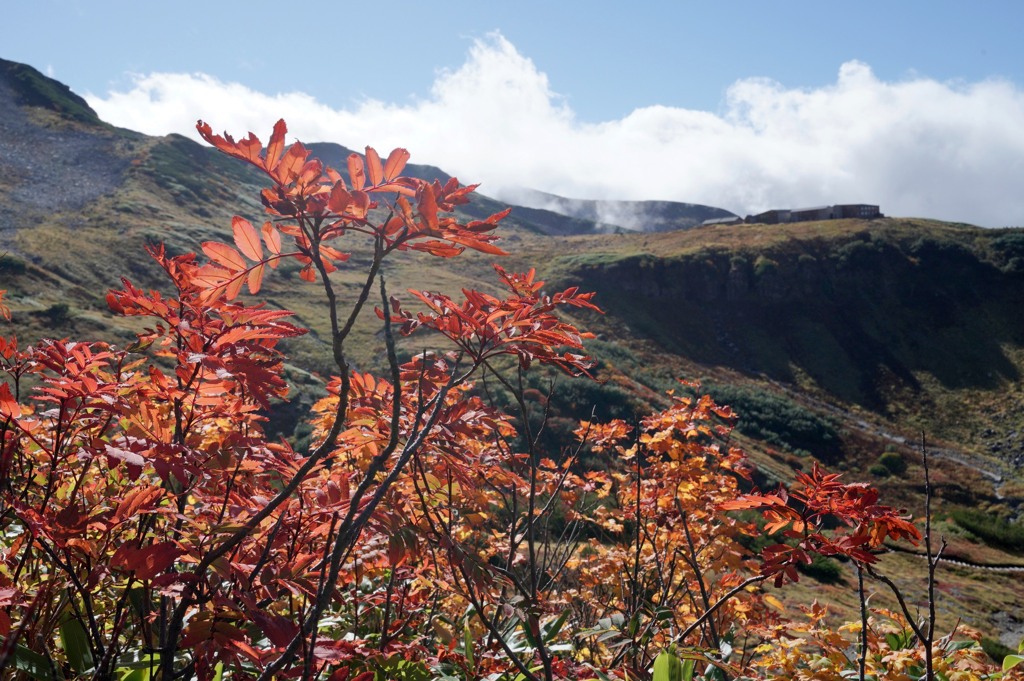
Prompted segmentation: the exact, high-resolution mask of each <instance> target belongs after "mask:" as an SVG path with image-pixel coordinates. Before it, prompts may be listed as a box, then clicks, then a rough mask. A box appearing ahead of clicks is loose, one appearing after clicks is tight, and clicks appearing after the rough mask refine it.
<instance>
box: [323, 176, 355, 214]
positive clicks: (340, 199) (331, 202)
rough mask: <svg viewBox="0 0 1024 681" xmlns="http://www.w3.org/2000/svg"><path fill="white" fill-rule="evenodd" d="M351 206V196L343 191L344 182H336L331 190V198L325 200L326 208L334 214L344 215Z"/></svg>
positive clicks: (345, 190) (346, 191)
mask: <svg viewBox="0 0 1024 681" xmlns="http://www.w3.org/2000/svg"><path fill="white" fill-rule="evenodd" d="M351 205H352V195H351V194H349V193H348V190H347V189H345V183H344V182H338V183H337V184H335V185H334V188H333V189H331V196H330V198H328V199H327V207H328V208H330V209H331V210H333V211H334V212H335V213H344V212H345V211H347V210H348V207H349V206H351Z"/></svg>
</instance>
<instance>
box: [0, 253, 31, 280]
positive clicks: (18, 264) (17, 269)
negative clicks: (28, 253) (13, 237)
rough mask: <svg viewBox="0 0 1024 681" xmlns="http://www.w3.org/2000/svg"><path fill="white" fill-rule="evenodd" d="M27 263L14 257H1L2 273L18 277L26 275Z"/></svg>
mask: <svg viewBox="0 0 1024 681" xmlns="http://www.w3.org/2000/svg"><path fill="white" fill-rule="evenodd" d="M25 269H26V265H25V261H24V260H21V259H19V258H15V257H14V256H13V255H0V273H3V274H7V275H11V276H18V275H19V274H25Z"/></svg>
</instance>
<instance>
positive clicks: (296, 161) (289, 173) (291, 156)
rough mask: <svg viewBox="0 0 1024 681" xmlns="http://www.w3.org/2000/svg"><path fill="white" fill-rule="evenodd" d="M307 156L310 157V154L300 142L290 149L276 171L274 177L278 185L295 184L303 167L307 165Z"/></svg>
mask: <svg viewBox="0 0 1024 681" xmlns="http://www.w3.org/2000/svg"><path fill="white" fill-rule="evenodd" d="M307 156H309V152H308V151H306V147H304V146H302V144H300V143H299V142H296V143H295V144H293V145H291V146H290V147H288V151H286V152H285V154H284V158H282V159H281V162H280V163H279V164H278V166H277V168H275V169H274V173H273V176H274V179H275V180H277V182H278V184H291V183H292V182H294V181H295V178H296V177H298V176H299V172H300V171H301V170H302V168H303V166H305V165H306V157H307Z"/></svg>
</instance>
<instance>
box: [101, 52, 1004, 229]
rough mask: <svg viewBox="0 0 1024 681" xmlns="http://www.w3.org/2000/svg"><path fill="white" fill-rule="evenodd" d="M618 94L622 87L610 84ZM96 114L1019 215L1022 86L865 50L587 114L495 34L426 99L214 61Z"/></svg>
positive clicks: (656, 183) (431, 156) (675, 196)
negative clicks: (271, 80)
mask: <svg viewBox="0 0 1024 681" xmlns="http://www.w3.org/2000/svg"><path fill="white" fill-rule="evenodd" d="M609 96H610V97H614V96H615V93H614V92H609ZM86 98H87V99H88V101H89V103H90V105H92V106H93V107H94V108H95V109H96V111H97V112H98V113H99V114H100V116H101V117H102V118H104V119H105V120H107V121H110V122H111V123H114V124H116V125H120V126H123V127H127V128H132V129H135V130H139V131H142V132H146V133H150V134H166V133H169V132H179V133H183V134H188V135H192V136H194V129H193V125H194V124H195V119H196V118H199V117H201V118H204V119H205V120H207V121H208V122H210V123H211V125H213V126H214V128H215V129H216V130H221V129H226V130H228V131H230V132H232V133H233V134H235V135H236V137H237V136H239V135H241V134H244V133H245V132H246V131H249V130H252V131H254V132H256V134H257V135H259V136H260V137H261V138H264V139H265V136H266V135H267V134H268V132H269V130H270V129H271V127H272V125H273V122H274V121H276V120H277V119H278V118H281V117H283V118H285V120H287V121H288V125H289V129H290V130H291V132H292V133H293V134H295V136H297V137H298V138H300V139H303V140H306V141H334V142H339V143H341V144H344V145H346V146H349V147H353V148H358V149H361V148H362V146H364V145H365V144H371V145H373V146H375V147H377V149H378V150H379V151H382V152H384V151H387V150H389V149H390V148H391V147H392V146H404V147H406V148H408V149H409V150H410V151H411V152H412V154H413V161H414V162H419V163H429V164H433V165H437V166H440V167H442V168H443V169H444V170H446V171H448V172H450V173H453V174H455V175H457V176H458V177H460V178H461V179H462V180H464V181H472V182H483V183H484V187H483V188H482V190H483V191H484V192H485V193H489V194H491V195H498V196H500V195H501V194H502V188H507V187H512V186H528V187H532V188H535V189H539V190H542V191H546V192H550V193H554V194H560V195H563V196H571V197H578V198H615V199H635V200H636V199H660V200H677V201H687V202H693V203H704V204H709V205H715V206H720V207H723V208H727V209H729V210H732V211H734V212H737V213H741V214H744V213H750V212H756V211H760V210H764V209H768V208H773V207H798V206H805V205H815V204H824V203H847V202H849V203H877V204H880V205H881V206H882V210H883V211H884V212H886V213H887V214H889V215H906V216H926V217H935V218H940V219H947V220H960V221H965V222H972V223H975V224H981V225H986V226H1001V225H1021V224H1024V192H1021V191H1020V187H1021V186H1024V123H1022V121H1024V91H1022V90H1021V89H1020V88H1018V87H1017V86H1015V85H1014V84H1012V83H1009V82H1005V81H999V80H991V81H982V82H978V83H943V82H938V81H934V80H929V79H926V78H911V79H908V80H904V81H899V82H883V81H881V80H879V79H878V78H877V77H876V76H875V75H874V74H873V73H872V71H871V69H870V67H869V66H867V65H866V64H863V63H860V62H847V63H846V64H843V65H842V66H841V67H840V69H839V74H838V78H837V80H836V82H835V84H832V85H829V86H827V87H822V88H818V89H787V88H785V87H783V86H782V85H780V84H778V83H776V82H773V81H770V80H764V79H748V80H742V81H738V82H736V83H735V84H733V85H732V86H731V87H730V88H729V90H728V94H727V98H726V105H725V111H724V113H722V114H721V115H719V114H713V113H709V112H704V111H693V110H687V109H680V108H671V107H666V106H659V105H655V106H646V107H642V108H638V109H636V110H634V111H633V112H632V113H630V114H629V115H628V116H626V117H624V118H622V119H620V120H613V121H607V122H603V123H599V124H589V123H583V122H580V121H578V120H577V119H576V118H575V116H574V113H573V111H572V110H571V109H570V108H569V107H568V106H567V105H566V103H565V101H564V100H563V99H562V98H561V97H560V96H559V95H558V94H557V93H555V92H553V91H552V90H551V88H550V85H549V83H548V79H547V77H546V76H545V74H544V73H542V72H540V71H539V70H538V69H537V67H536V66H535V65H534V64H533V62H532V61H531V60H530V59H528V58H526V57H524V56H523V55H521V54H519V52H518V51H517V50H516V49H515V47H514V46H513V45H512V44H511V43H509V42H508V41H507V40H506V39H505V38H503V37H501V36H500V35H493V36H491V37H490V38H489V39H487V40H483V41H478V42H476V43H475V44H474V45H473V47H472V48H471V50H470V53H469V56H468V58H467V60H466V63H465V64H464V65H463V66H462V67H460V68H458V69H456V70H453V71H443V72H440V73H439V74H438V76H437V78H436V80H435V82H434V84H433V88H432V90H431V93H430V96H429V97H427V98H425V99H423V100H420V101H413V102H410V103H401V104H396V103H387V102H381V101H375V100H368V101H364V102H362V103H360V104H359V105H357V106H354V107H351V108H350V109H341V110H339V109H332V108H330V107H328V106H326V105H324V104H321V103H319V102H318V101H317V100H316V99H315V98H314V97H313V96H311V95H309V94H304V93H282V94H275V95H268V94H265V93H260V92H256V91H254V90H252V89H250V88H248V87H245V86H243V85H240V84H237V83H224V82H221V81H218V80H217V79H215V78H213V77H211V76H208V75H204V74H171V73H154V74H149V75H140V76H136V77H135V78H134V80H133V85H132V88H131V89H130V90H127V91H121V92H109V93H107V94H106V95H103V96H98V95H91V94H90V95H87V96H86Z"/></svg>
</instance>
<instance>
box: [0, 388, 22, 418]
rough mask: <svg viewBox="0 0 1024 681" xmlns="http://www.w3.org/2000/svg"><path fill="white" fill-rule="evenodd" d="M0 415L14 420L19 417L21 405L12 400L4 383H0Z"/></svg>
mask: <svg viewBox="0 0 1024 681" xmlns="http://www.w3.org/2000/svg"><path fill="white" fill-rule="evenodd" d="M0 415H3V416H5V417H7V418H15V419H16V418H20V417H21V405H20V404H18V401H17V400H16V399H14V395H12V394H11V388H10V387H9V386H8V385H7V384H6V383H0Z"/></svg>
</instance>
